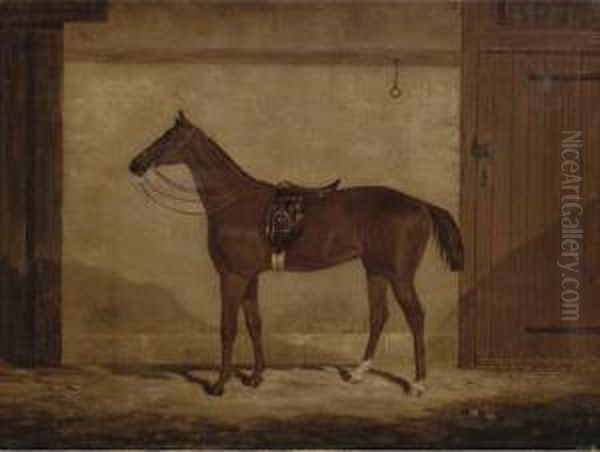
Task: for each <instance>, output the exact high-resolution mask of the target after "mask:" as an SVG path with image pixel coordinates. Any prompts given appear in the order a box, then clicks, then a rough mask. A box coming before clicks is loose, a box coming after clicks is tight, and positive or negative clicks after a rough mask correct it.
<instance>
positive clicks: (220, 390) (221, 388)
mask: <svg viewBox="0 0 600 452" xmlns="http://www.w3.org/2000/svg"><path fill="white" fill-rule="evenodd" d="M207 393H208V395H211V396H215V397H220V396H222V395H223V394H224V393H225V385H224V384H223V383H215V384H214V385H211V386H209V387H208V391H207Z"/></svg>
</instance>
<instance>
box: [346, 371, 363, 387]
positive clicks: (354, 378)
mask: <svg viewBox="0 0 600 452" xmlns="http://www.w3.org/2000/svg"><path fill="white" fill-rule="evenodd" d="M364 379H365V375H364V374H363V373H354V372H350V375H349V376H348V379H347V380H346V381H347V382H348V383H352V384H355V385H356V384H358V383H361V382H362V381H363V380H364Z"/></svg>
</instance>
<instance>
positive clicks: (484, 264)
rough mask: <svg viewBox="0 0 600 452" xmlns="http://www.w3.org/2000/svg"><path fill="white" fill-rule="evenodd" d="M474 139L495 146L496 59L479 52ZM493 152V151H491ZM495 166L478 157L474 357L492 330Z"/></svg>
mask: <svg viewBox="0 0 600 452" xmlns="http://www.w3.org/2000/svg"><path fill="white" fill-rule="evenodd" d="M477 83H478V86H479V90H478V116H477V121H478V123H477V143H479V144H482V145H484V146H489V147H491V148H494V138H495V127H496V123H495V108H496V101H497V99H496V96H495V88H496V61H495V57H494V55H493V54H488V53H480V55H479V79H478V82H477ZM492 152H493V151H492ZM494 176H495V174H494V167H493V161H492V159H490V158H483V159H478V160H477V187H476V193H477V195H476V196H477V197H476V200H475V222H476V226H475V228H476V230H475V241H476V243H475V250H476V256H475V267H476V268H475V271H476V284H477V357H478V358H479V357H483V356H490V354H491V351H492V349H491V334H492V333H491V331H492V316H491V303H492V296H493V292H492V284H493V275H492V242H493V240H494V237H493V216H494V207H495V206H494V202H493V200H494V184H493V181H494Z"/></svg>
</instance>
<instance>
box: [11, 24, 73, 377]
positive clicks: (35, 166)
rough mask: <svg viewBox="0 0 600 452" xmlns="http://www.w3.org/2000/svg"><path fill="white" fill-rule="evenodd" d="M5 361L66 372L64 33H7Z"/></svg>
mask: <svg viewBox="0 0 600 452" xmlns="http://www.w3.org/2000/svg"><path fill="white" fill-rule="evenodd" d="M1 37H2V42H3V47H5V50H6V52H5V54H7V55H8V56H9V58H8V59H7V58H4V60H3V63H5V64H2V65H1V66H0V77H1V79H2V84H3V86H2V88H3V90H2V93H3V96H2V109H1V111H2V112H3V113H4V114H3V115H2V117H3V120H2V124H3V125H2V128H3V132H4V133H3V138H2V139H3V143H2V145H3V146H2V155H3V159H4V162H5V163H6V165H4V166H3V171H4V172H5V174H4V175H5V176H6V177H3V178H2V183H3V186H4V190H3V193H5V195H4V197H3V199H4V206H3V223H2V224H3V228H2V229H3V231H2V232H3V247H2V251H3V257H4V259H3V260H4V262H5V263H6V266H7V273H8V274H7V281H6V284H5V285H4V289H3V292H4V293H3V297H2V300H1V301H2V306H3V307H2V310H3V323H4V325H3V326H5V328H4V329H3V330H4V331H3V334H4V335H5V338H6V341H5V344H4V352H5V356H6V358H7V359H8V360H9V361H11V362H13V363H16V364H20V365H27V366H32V365H34V366H39V365H42V366H48V365H57V364H60V345H61V334H60V326H61V314H60V304H61V294H60V286H61V274H60V270H61V253H62V250H61V248H62V242H61V237H62V219H61V216H62V210H61V208H62V205H61V203H62V143H61V140H62V136H61V134H62V126H61V103H60V96H61V91H62V89H61V87H62V31H44V32H32V31H18V32H17V31H12V32H6V31H4V32H1Z"/></svg>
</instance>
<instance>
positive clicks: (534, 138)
mask: <svg viewBox="0 0 600 452" xmlns="http://www.w3.org/2000/svg"><path fill="white" fill-rule="evenodd" d="M544 69H545V66H544V56H543V55H539V54H536V55H530V56H529V64H528V68H527V69H526V70H527V71H528V72H529V73H531V72H538V71H543V70H544ZM543 89H544V87H543V86H541V85H539V84H534V83H529V84H528V97H529V99H528V107H529V110H528V115H529V118H530V121H529V129H528V137H527V149H528V152H527V157H526V158H527V161H528V164H527V167H528V174H527V196H528V198H527V215H526V216H527V237H528V243H527V249H526V251H525V259H526V268H527V271H528V274H529V278H528V284H527V287H526V288H525V290H524V292H525V294H524V297H525V298H526V303H525V305H524V309H523V312H522V315H523V316H524V318H526V319H527V320H526V321H527V322H528V323H531V322H535V321H537V320H538V319H540V317H541V315H542V309H541V301H540V298H541V297H542V293H543V286H544V279H545V275H544V271H543V267H544V263H543V262H540V260H541V257H540V256H541V254H542V251H541V249H542V245H541V244H540V242H541V241H542V239H543V238H542V234H543V231H544V228H545V220H544V209H545V204H544V201H545V195H544V192H545V186H544V174H545V171H546V163H545V162H544V160H543V148H544V146H545V144H546V142H545V138H544V132H545V127H546V126H545V120H546V118H545V113H544V111H545V107H546V106H545V103H544V91H543ZM529 326H532V325H529ZM524 347H525V350H524V351H523V352H524V353H525V354H526V355H528V356H530V357H531V356H538V355H539V354H540V353H542V351H543V344H542V341H541V340H540V338H539V337H536V336H526V343H525V344H524Z"/></svg>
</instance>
